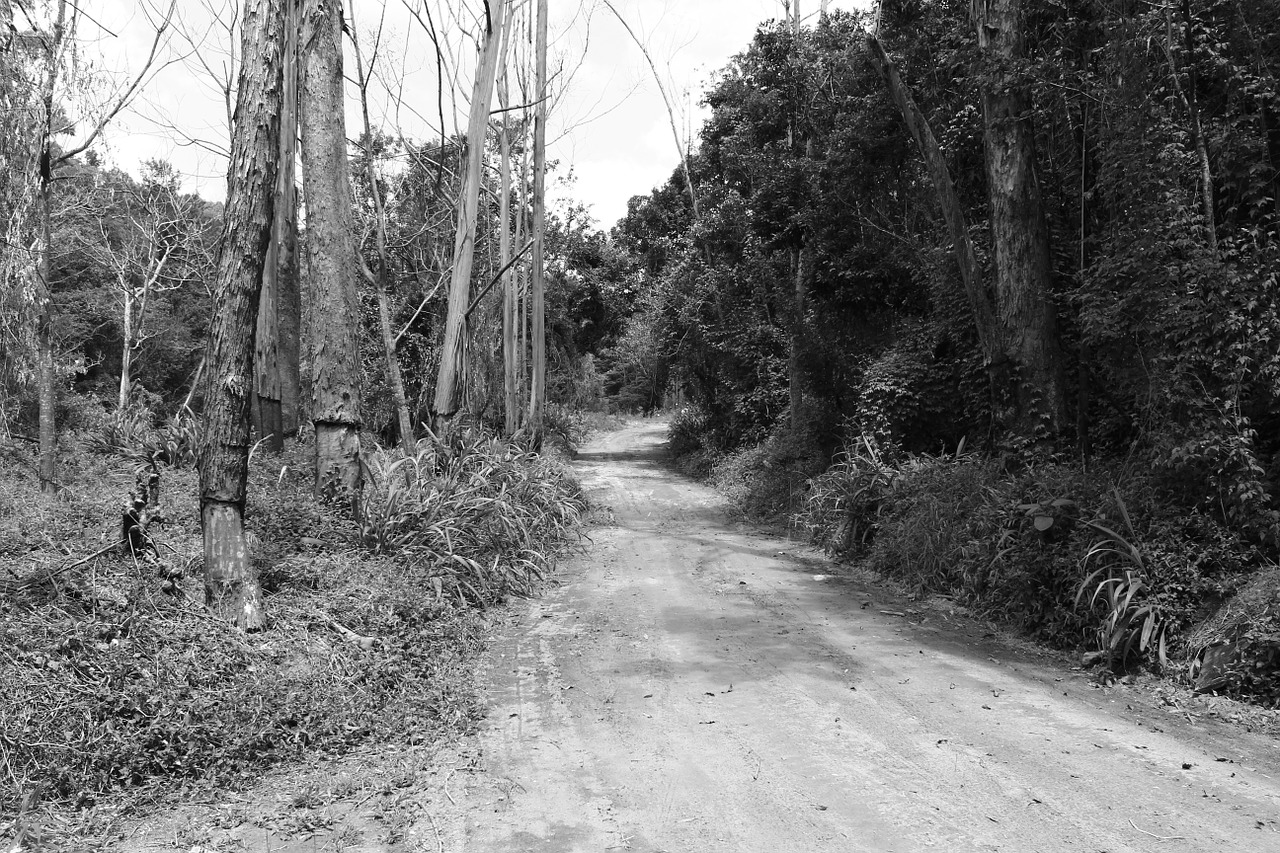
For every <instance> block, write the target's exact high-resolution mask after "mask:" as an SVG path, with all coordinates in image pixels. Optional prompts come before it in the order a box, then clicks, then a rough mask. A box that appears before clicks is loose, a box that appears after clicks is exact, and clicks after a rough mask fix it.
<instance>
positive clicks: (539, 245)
mask: <svg viewBox="0 0 1280 853" xmlns="http://www.w3.org/2000/svg"><path fill="white" fill-rule="evenodd" d="M534 51H535V53H536V54H537V59H536V63H535V64H536V66H537V71H536V74H535V81H536V82H535V89H534V92H535V93H536V95H537V97H538V105H537V107H535V108H534V114H533V115H534V118H533V296H532V300H531V301H532V306H531V308H532V313H533V319H532V322H533V334H532V338H533V341H532V345H533V354H532V358H533V379H532V381H531V383H530V386H529V430H530V435H531V438H532V439H533V444H534V446H535V447H536V446H538V445H539V444H540V443H541V441H542V410H543V406H544V404H545V399H544V398H545V397H546V393H547V325H546V305H545V298H546V266H547V256H546V240H545V237H546V230H547V191H546V186H547V0H538V35H537V39H536V44H535V48H534Z"/></svg>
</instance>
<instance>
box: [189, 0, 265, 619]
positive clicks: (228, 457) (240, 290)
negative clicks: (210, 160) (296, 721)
mask: <svg viewBox="0 0 1280 853" xmlns="http://www.w3.org/2000/svg"><path fill="white" fill-rule="evenodd" d="M284 2H285V0H247V1H246V3H245V6H244V23H243V25H242V29H241V32H242V37H241V45H242V51H241V55H242V62H241V65H240V73H239V81H238V85H237V90H236V108H235V117H234V118H235V120H234V122H233V126H232V133H231V158H230V163H229V165H228V168H227V202H226V209H225V212H224V218H223V226H222V239H221V243H220V248H219V252H218V265H217V279H216V284H215V289H214V311H213V323H212V326H211V327H210V330H209V345H208V350H207V355H206V363H207V365H208V368H207V370H206V374H207V379H206V384H205V409H204V416H203V422H202V429H201V445H200V459H199V468H200V518H201V522H202V525H203V528H204V573H205V598H206V601H207V603H208V604H209V607H210V608H211V609H212V610H213V611H214V612H215V613H216V614H218V615H219V616H220V617H222V618H224V619H227V620H228V621H231V622H233V623H235V624H236V625H237V626H239V627H241V628H244V629H246V630H251V629H256V628H261V627H263V626H264V625H265V622H266V613H265V608H264V604H263V601H262V592H261V589H260V587H259V585H258V581H257V577H256V575H255V572H254V569H253V563H252V562H251V554H250V553H249V543H248V540H247V537H246V535H245V527H244V508H245V490H246V483H247V479H248V468H249V408H250V398H251V396H252V395H253V357H254V345H253V339H254V329H255V327H256V324H257V314H258V307H259V299H260V296H261V289H262V273H263V267H264V266H265V263H266V256H267V248H268V245H269V243H270V240H271V229H272V223H273V220H274V218H275V204H276V196H275V190H276V184H275V179H276V173H277V170H278V167H279V164H278V162H277V160H278V157H279V151H280V112H281V99H282V96H283V92H282V75H281V69H282V66H283V52H284V45H285V38H286V33H285V26H284V22H285V20H286V19H285V16H284V8H283V3H284Z"/></svg>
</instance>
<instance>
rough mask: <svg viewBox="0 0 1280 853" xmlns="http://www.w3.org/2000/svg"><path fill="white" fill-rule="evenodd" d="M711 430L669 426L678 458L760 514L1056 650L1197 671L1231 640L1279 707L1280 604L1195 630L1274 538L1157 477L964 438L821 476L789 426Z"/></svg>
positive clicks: (1242, 678) (850, 453) (858, 454)
mask: <svg viewBox="0 0 1280 853" xmlns="http://www.w3.org/2000/svg"><path fill="white" fill-rule="evenodd" d="M704 426H705V425H704V423H703V422H702V420H701V419H700V418H699V417H698V416H697V415H696V413H686V414H685V415H684V416H683V417H681V418H677V420H676V421H675V422H674V423H673V424H672V427H671V435H670V447H671V449H672V451H673V453H675V454H676V455H677V464H679V463H680V460H684V465H683V466H682V467H683V468H684V470H685V471H686V472H687V473H691V474H694V475H700V476H701V478H702V479H704V480H707V481H709V482H710V483H712V484H713V485H715V486H716V487H717V488H718V489H719V490H720V491H721V492H722V493H723V494H725V495H726V497H728V498H729V499H730V500H732V501H733V502H734V503H735V504H737V505H738V506H739V507H741V508H742V509H744V510H745V511H747V512H748V513H750V514H752V515H755V516H757V517H770V516H775V517H776V516H777V515H779V514H780V513H783V512H787V511H789V512H790V513H791V516H790V520H791V522H792V523H793V524H794V525H795V526H796V527H798V528H799V529H801V530H802V531H804V532H805V533H806V534H807V535H808V536H809V537H810V538H811V540H812V541H813V542H814V543H815V544H817V545H819V546H820V547H822V548H824V549H825V550H827V551H828V552H829V553H831V554H832V555H833V556H836V557H837V558H840V559H847V560H856V561H859V562H861V563H863V564H864V565H866V566H867V567H869V568H871V569H873V570H874V571H876V572H878V573H880V574H882V575H885V576H887V577H891V578H893V579H895V580H897V581H899V582H900V583H902V584H903V585H904V586H906V587H907V588H908V589H912V590H914V591H916V593H917V594H920V595H927V594H942V595H947V596H951V597H953V598H954V599H955V600H956V601H958V602H960V603H963V604H965V605H967V606H968V607H970V608H971V609H972V610H974V611H975V612H976V613H977V614H978V615H980V616H982V617H985V618H988V619H991V620H993V621H996V622H999V623H1002V624H1004V625H1007V626H1009V627H1011V628H1013V629H1015V630H1017V631H1019V632H1021V633H1023V634H1025V635H1028V636H1030V637H1031V638H1032V639H1034V640H1036V641H1038V642H1041V643H1044V644H1046V645H1049V646H1052V647H1057V648H1064V649H1079V648H1085V649H1096V650H1098V651H1099V653H1100V654H1101V660H1102V661H1103V662H1106V663H1109V665H1110V666H1111V667H1112V668H1113V669H1116V670H1120V671H1123V670H1126V669H1130V668H1132V667H1134V666H1140V665H1147V666H1149V667H1152V668H1156V669H1159V668H1172V669H1173V670H1174V671H1177V672H1181V673H1183V674H1189V672H1190V670H1191V668H1192V664H1193V662H1194V661H1196V660H1197V659H1198V657H1199V656H1200V655H1202V654H1203V652H1204V649H1205V648H1206V645H1208V644H1210V643H1218V644H1221V643H1225V642H1230V643H1231V644H1232V647H1233V648H1235V649H1238V652H1239V653H1238V654H1237V656H1236V658H1235V659H1234V660H1233V662H1232V665H1231V666H1232V669H1231V671H1230V672H1229V673H1228V675H1229V676H1230V677H1229V678H1224V679H1222V683H1224V684H1226V685H1227V689H1229V690H1230V691H1231V692H1234V693H1235V694H1236V695H1240V696H1244V697H1247V698H1251V699H1252V700H1253V701H1259V702H1263V703H1273V704H1274V703H1280V669H1278V668H1277V667H1278V665H1280V631H1278V630H1277V628H1276V626H1277V624H1280V599H1276V601H1275V604H1274V606H1272V607H1271V608H1270V609H1265V612H1263V611H1259V613H1256V614H1254V615H1253V617H1252V618H1251V619H1249V620H1237V621H1238V622H1239V624H1238V625H1236V627H1235V628H1234V629H1233V630H1232V631H1230V632H1218V634H1221V636H1218V634H1213V635H1212V636H1211V635H1210V634H1207V633H1206V632H1205V631H1203V630H1197V629H1198V626H1202V625H1204V624H1205V623H1206V620H1209V619H1210V617H1212V616H1213V614H1214V613H1215V612H1216V611H1218V610H1219V608H1220V607H1221V606H1222V605H1223V604H1224V603H1225V602H1227V601H1229V600H1231V598H1232V595H1233V594H1234V593H1235V592H1236V591H1237V590H1238V589H1240V588H1241V587H1242V586H1243V585H1244V584H1245V583H1246V582H1248V581H1249V579H1250V577H1251V576H1252V575H1254V574H1256V573H1257V572H1258V571H1259V569H1260V568H1262V567H1264V566H1266V565H1268V561H1267V559H1266V556H1265V552H1264V546H1263V545H1262V544H1261V543H1258V542H1254V541H1251V540H1250V539H1248V538H1247V536H1245V535H1242V534H1241V533H1240V532H1239V531H1235V530H1233V529H1232V528H1231V527H1230V526H1229V524H1228V522H1227V521H1226V520H1224V519H1221V518H1218V517H1215V516H1213V515H1211V514H1210V512H1209V511H1208V509H1207V508H1206V507H1203V506H1199V505H1187V504H1186V503H1185V502H1179V501H1178V500H1176V496H1173V495H1171V493H1170V492H1169V490H1168V489H1167V487H1166V486H1165V480H1167V477H1166V476H1164V475H1162V474H1161V473H1160V472H1159V471H1156V472H1155V473H1141V472H1137V471H1135V468H1134V466H1131V465H1122V464H1120V463H1118V462H1117V463H1113V464H1108V463H1105V462H1099V461H1095V462H1093V463H1092V464H1091V465H1090V467H1089V468H1088V469H1087V470H1086V469H1084V468H1083V467H1082V466H1080V465H1079V464H1077V463H1073V462H1067V461H1062V460H1057V459H1052V458H1036V457H1034V455H1033V454H1023V455H1020V456H1006V457H999V456H992V455H986V454H979V453H976V452H966V451H965V450H964V449H963V445H962V446H961V449H960V450H958V451H956V452H954V453H949V454H943V455H936V456H935V455H923V454H912V453H907V452H905V451H903V450H901V449H900V448H898V447H896V446H894V445H892V444H884V443H881V442H880V441H878V440H877V439H876V438H874V437H871V436H868V435H858V436H857V437H856V438H854V440H852V441H851V442H850V443H849V444H848V445H847V446H846V447H845V449H844V451H843V452H842V453H840V454H839V455H838V456H837V457H836V459H835V460H834V461H833V462H831V463H830V464H829V465H827V466H825V470H814V468H815V467H817V468H821V467H822V466H820V465H816V464H815V461H814V455H815V454H810V455H808V456H805V455H804V454H802V453H798V452H797V445H798V442H794V441H787V440H786V439H785V438H784V437H779V436H775V437H774V438H771V439H769V440H768V441H766V442H764V443H763V444H760V445H758V446H755V447H750V448H745V449H740V450H736V451H733V452H730V453H728V454H724V453H716V452H715V451H714V450H712V449H711V448H714V446H715V444H714V436H709V435H708V434H707V433H706V432H705V430H704ZM801 460H802V461H801ZM807 466H814V467H807ZM1254 609H1255V610H1257V609H1258V608H1254ZM1233 624H1234V623H1233ZM1228 634H1229V636H1228Z"/></svg>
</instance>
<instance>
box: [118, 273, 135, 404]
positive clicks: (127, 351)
mask: <svg viewBox="0 0 1280 853" xmlns="http://www.w3.org/2000/svg"><path fill="white" fill-rule="evenodd" d="M121 284H123V285H124V317H123V318H122V324H121V325H122V326H123V329H122V330H121V334H122V335H123V337H124V346H123V347H121V348H120V396H119V399H118V400H117V401H116V415H117V416H118V417H119V416H123V415H124V411H125V409H127V408H128V407H129V384H130V381H131V377H130V374H131V372H132V367H133V290H132V289H130V288H129V286H128V285H127V284H125V283H124V282H121Z"/></svg>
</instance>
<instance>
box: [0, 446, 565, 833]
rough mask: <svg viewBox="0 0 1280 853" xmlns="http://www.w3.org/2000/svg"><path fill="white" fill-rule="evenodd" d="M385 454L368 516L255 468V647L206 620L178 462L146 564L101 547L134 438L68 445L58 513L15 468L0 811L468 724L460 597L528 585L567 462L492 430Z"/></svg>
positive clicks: (549, 552) (300, 458) (1, 558)
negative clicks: (403, 454)
mask: <svg viewBox="0 0 1280 853" xmlns="http://www.w3.org/2000/svg"><path fill="white" fill-rule="evenodd" d="M398 455H399V454H397V453H393V452H377V453H374V454H371V455H370V456H369V459H368V472H367V475H368V478H369V485H368V487H367V490H366V495H365V501H364V508H363V512H362V514H361V517H360V520H359V522H358V523H357V522H356V521H354V520H352V519H351V518H350V517H349V515H348V514H345V513H343V512H339V511H336V510H334V509H331V508H330V507H328V506H325V505H322V504H320V503H318V502H317V501H316V500H315V498H314V497H313V496H312V489H311V475H310V459H309V454H308V453H307V452H305V451H304V450H302V449H301V448H298V447H295V446H291V447H290V449H288V450H287V451H286V453H285V454H284V455H283V456H281V457H275V456H266V455H261V454H258V455H257V456H256V458H255V459H254V461H253V464H252V465H251V469H250V484H249V501H248V506H247V509H246V520H247V524H248V527H249V530H250V541H251V545H252V547H253V555H254V563H255V566H256V568H257V569H258V572H259V575H260V578H261V581H262V584H263V587H264V589H265V590H266V591H267V593H268V598H267V609H268V614H269V618H270V625H269V627H268V629H267V630H266V631H263V632H261V633H256V634H249V635H245V634H243V633H241V632H239V631H237V630H235V629H233V628H231V627H229V626H227V625H225V624H223V623H222V622H220V621H218V620H217V619H214V618H212V617H211V616H210V614H209V613H208V611H207V610H206V609H205V608H204V606H203V586H202V581H201V579H200V562H201V557H200V555H201V540H200V531H199V527H198V511H197V510H198V507H197V504H196V497H195V496H196V475H195V472H194V471H192V470H191V469H190V468H182V467H174V466H171V465H167V464H164V463H163V461H162V462H161V463H160V470H161V482H162V502H163V504H164V509H165V516H166V517H167V518H168V520H169V523H168V525H167V526H166V527H165V528H164V529H162V530H159V531H156V541H157V543H158V549H157V552H156V553H154V554H148V555H145V556H143V557H142V558H141V559H137V560H135V559H134V558H132V557H131V556H126V555H124V554H122V553H120V551H119V549H118V548H115V547H112V546H113V544H114V543H115V542H116V540H117V539H118V537H119V535H120V527H119V525H120V516H121V503H122V501H123V499H124V498H125V496H126V495H127V494H128V493H129V490H130V487H131V485H132V481H133V468H134V467H135V465H136V458H135V457H136V456H137V453H136V447H135V448H134V449H132V450H131V449H130V448H128V447H126V448H123V449H122V448H120V447H118V446H115V445H112V444H110V443H107V442H102V441H94V442H93V449H92V450H89V449H86V448H84V447H83V446H81V447H80V448H79V449H76V450H73V451H71V452H68V453H66V455H65V458H64V464H63V466H62V470H63V472H64V481H65V485H66V487H65V488H64V490H63V491H62V493H61V494H60V496H59V497H58V498H57V499H56V500H54V501H46V500H44V499H42V498H41V497H40V496H39V494H38V484H37V482H36V480H35V476H34V473H33V472H28V471H27V469H26V468H25V467H24V466H14V467H12V468H7V469H6V470H8V471H10V472H11V473H9V474H7V475H6V476H5V478H4V480H5V483H4V485H5V488H4V489H3V490H0V519H3V521H0V524H2V525H3V533H4V536H3V539H0V576H2V577H3V578H4V581H3V588H0V684H3V685H4V687H3V689H0V732H2V733H3V736H0V772H2V773H3V776H4V778H5V782H4V784H0V814H4V815H14V814H16V813H17V811H18V809H19V802H20V800H24V801H25V802H27V803H28V804H30V803H34V802H39V801H41V800H43V801H44V802H46V803H49V804H51V806H50V807H59V808H65V807H70V806H74V807H78V808H81V809H88V808H89V807H91V806H93V805H94V804H95V802H99V801H103V800H104V799H105V800H113V801H115V800H119V795H120V794H121V793H127V792H129V791H133V792H135V794H134V795H133V796H136V795H138V794H140V793H143V792H146V791H148V790H152V789H154V788H155V787H156V786H157V785H158V784H160V783H165V782H167V781H170V780H175V779H187V780H201V781H204V782H211V783H216V784H221V785H232V786H235V785H239V784H241V783H245V782H248V781H250V780H252V779H254V778H256V777H257V775H258V774H259V773H260V772H261V770H262V769H264V768H265V767H267V766H269V765H272V764H275V763H278V762H281V761H286V760H292V759H296V758H298V757H300V756H302V755H304V754H308V753H313V752H315V751H321V752H324V753H328V754H337V753H341V752H343V751H345V750H347V749H349V748H351V747H352V746H354V745H356V744H360V743H364V742H368V741H378V742H391V743H397V742H398V743H424V742H431V741H434V740H437V739H439V738H442V737H445V736H447V735H449V734H456V733H459V732H466V731H469V730H470V729H472V727H473V726H474V725H475V723H476V721H477V720H478V719H479V717H480V716H481V714H482V709H481V708H480V706H479V704H478V699H477V696H476V694H475V692H474V688H473V685H472V674H471V669H470V661H471V660H472V658H473V656H474V654H475V653H476V652H477V651H478V650H479V648H480V647H481V644H482V638H483V636H484V621H483V616H482V615H481V613H480V612H479V611H478V610H477V609H476V608H475V607H474V606H473V605H475V604H477V603H479V604H489V603H492V602H495V601H498V600H500V599H501V598H502V597H504V596H506V595H512V594H527V593H530V592H532V591H534V589H535V584H536V582H537V580H538V578H540V577H541V576H543V575H544V574H545V573H546V572H547V571H548V569H549V568H550V566H551V565H552V563H553V561H554V559H555V558H556V556H557V554H559V553H560V552H561V551H562V550H563V549H564V548H565V547H566V546H567V545H569V544H571V543H572V542H573V541H575V537H576V535H577V525H578V522H579V519H580V516H581V515H582V513H583V510H584V501H583V499H582V497H581V494H580V490H579V488H578V486H577V484H576V483H575V482H574V481H573V480H572V479H571V478H570V477H569V476H568V475H567V473H566V471H565V469H564V468H563V467H562V466H559V465H558V464H556V463H554V462H551V461H548V460H547V459H546V458H544V457H540V456H537V455H534V454H531V453H527V452H524V451H521V450H519V449H516V448H513V447H511V446H510V445H507V444H505V443H502V442H499V441H494V440H491V439H485V438H479V437H472V438H466V439H459V440H457V441H455V442H453V443H451V444H449V445H448V446H446V447H438V446H429V445H427V444H425V443H424V444H423V445H421V446H420V448H419V452H418V453H417V455H416V456H415V457H414V458H412V459H408V460H405V459H397V458H396V457H397V456H398ZM178 461H181V459H180V457H179V458H178ZM95 553H97V556H96V557H93V558H92V559H88V560H84V561H80V559H79V558H81V557H82V556H84V555H92V554H95ZM77 563H78V564H77ZM9 828H10V829H12V828H13V827H12V824H11V825H10V827H9ZM4 832H5V829H4V824H3V823H2V822H0V835H2V834H3V833H4Z"/></svg>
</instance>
